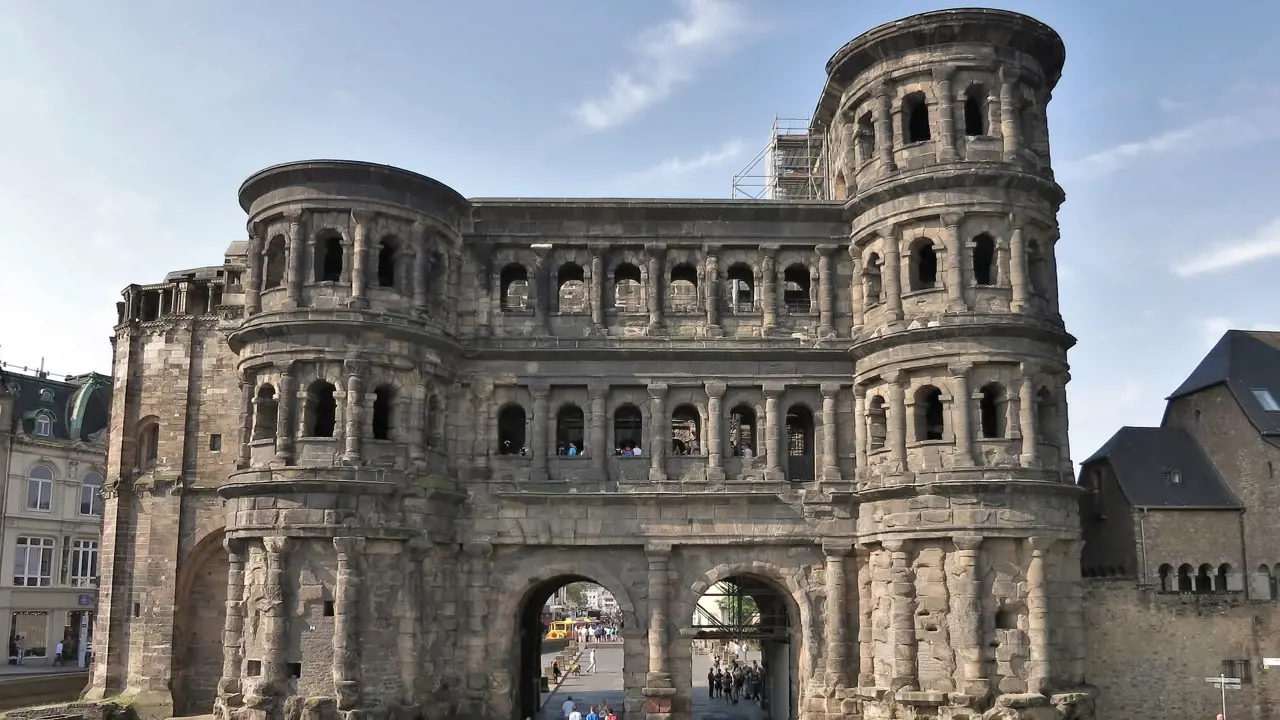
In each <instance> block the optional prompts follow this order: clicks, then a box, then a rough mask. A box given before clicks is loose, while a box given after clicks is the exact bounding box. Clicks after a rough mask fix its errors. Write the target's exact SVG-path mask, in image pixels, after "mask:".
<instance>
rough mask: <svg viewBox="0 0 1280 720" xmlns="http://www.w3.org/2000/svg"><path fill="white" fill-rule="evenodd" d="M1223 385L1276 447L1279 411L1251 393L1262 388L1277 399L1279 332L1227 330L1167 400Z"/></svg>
mask: <svg viewBox="0 0 1280 720" xmlns="http://www.w3.org/2000/svg"><path fill="white" fill-rule="evenodd" d="M1221 384H1225V385H1226V386H1227V388H1228V389H1230V391H1231V394H1232V395H1233V396H1235V398H1236V402H1238V403H1239V404H1240V407H1241V409H1243V410H1244V414H1245V416H1246V417H1248V418H1249V422H1251V423H1252V424H1253V426H1254V427H1255V428H1257V430H1258V433H1259V434H1260V435H1262V437H1263V439H1264V440H1266V441H1267V442H1269V443H1271V444H1273V445H1276V446H1278V447H1280V412H1268V411H1266V410H1265V409H1263V406H1262V403H1261V402H1260V401H1259V400H1258V398H1257V397H1255V396H1254V394H1253V391H1254V390H1266V391H1268V392H1270V393H1271V397H1273V398H1275V400H1276V401H1277V402H1280V332H1257V331H1245V330H1228V331H1227V332H1226V334H1225V335H1223V336H1222V339H1220V340H1218V344H1217V345H1214V346H1213V349H1212V350H1210V351H1209V353H1208V354H1207V355H1205V356H1204V359H1203V360H1201V361H1200V364H1199V365H1197V366H1196V369H1195V370H1193V371H1191V374H1190V375H1189V376H1187V379H1186V380H1184V381H1182V384H1181V385H1179V386H1178V389H1177V390H1174V391H1173V394H1172V395H1170V396H1169V397H1168V398H1167V399H1168V400H1174V399H1177V398H1180V397H1183V396H1186V395H1190V394H1192V393H1195V392H1199V391H1200V390H1205V389H1207V388H1210V387H1213V386H1215V385H1221Z"/></svg>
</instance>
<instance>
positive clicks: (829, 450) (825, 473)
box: [819, 382, 840, 482]
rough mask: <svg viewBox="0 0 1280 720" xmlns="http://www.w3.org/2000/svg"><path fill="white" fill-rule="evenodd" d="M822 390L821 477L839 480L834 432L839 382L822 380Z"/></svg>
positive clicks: (838, 457)
mask: <svg viewBox="0 0 1280 720" xmlns="http://www.w3.org/2000/svg"><path fill="white" fill-rule="evenodd" d="M819 387H820V388H821V390H822V475H821V477H822V479H823V480H826V481H827V482H839V481H840V455H839V453H838V452H837V450H838V449H839V448H838V445H837V443H838V442H839V441H838V440H837V437H838V436H837V434H836V396H837V395H838V394H839V393H840V383H838V382H824V383H822V385H820V386H819Z"/></svg>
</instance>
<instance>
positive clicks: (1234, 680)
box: [1204, 677, 1240, 685]
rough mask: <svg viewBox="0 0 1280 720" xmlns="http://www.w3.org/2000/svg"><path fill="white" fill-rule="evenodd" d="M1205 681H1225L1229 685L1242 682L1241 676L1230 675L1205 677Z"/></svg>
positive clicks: (1215, 682)
mask: <svg viewBox="0 0 1280 720" xmlns="http://www.w3.org/2000/svg"><path fill="white" fill-rule="evenodd" d="M1204 681H1205V682H1207V683H1214V684H1215V685H1216V684H1218V683H1224V684H1227V685H1239V684H1240V678H1229V677H1216V678H1205V679H1204Z"/></svg>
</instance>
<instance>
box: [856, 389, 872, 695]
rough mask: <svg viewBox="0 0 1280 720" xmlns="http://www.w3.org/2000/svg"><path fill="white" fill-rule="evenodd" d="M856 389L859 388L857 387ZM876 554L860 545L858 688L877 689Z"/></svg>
mask: <svg viewBox="0 0 1280 720" xmlns="http://www.w3.org/2000/svg"><path fill="white" fill-rule="evenodd" d="M854 387H857V386H856V385H855V386H854ZM874 558H875V552H874V551H873V550H872V549H871V547H870V546H868V545H866V544H862V543H859V544H858V554H857V559H858V687H864V688H869V687H875V684H876V667H875V664H876V661H875V646H874V644H873V642H874V639H875V619H874V617H873V614H872V613H873V611H874V609H875V603H874V601H873V600H872V592H871V584H872V582H873V581H874V579H875V578H874V575H875V564H874V562H873V561H874Z"/></svg>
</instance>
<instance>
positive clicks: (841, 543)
mask: <svg viewBox="0 0 1280 720" xmlns="http://www.w3.org/2000/svg"><path fill="white" fill-rule="evenodd" d="M851 552H853V541H852V540H832V541H828V542H824V543H822V554H823V555H826V556H827V557H828V558H843V557H846V556H848V555H849V553H851Z"/></svg>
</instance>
